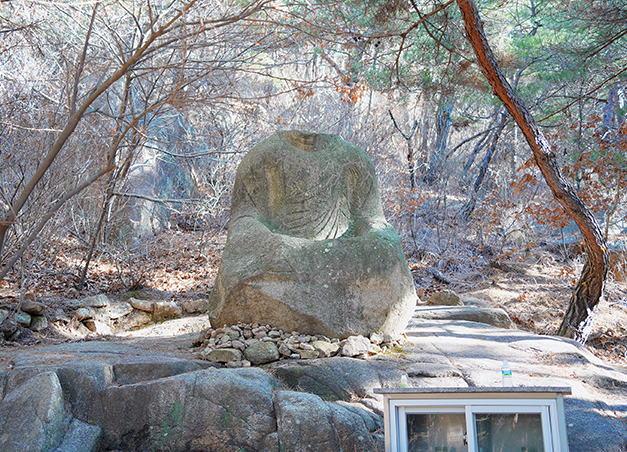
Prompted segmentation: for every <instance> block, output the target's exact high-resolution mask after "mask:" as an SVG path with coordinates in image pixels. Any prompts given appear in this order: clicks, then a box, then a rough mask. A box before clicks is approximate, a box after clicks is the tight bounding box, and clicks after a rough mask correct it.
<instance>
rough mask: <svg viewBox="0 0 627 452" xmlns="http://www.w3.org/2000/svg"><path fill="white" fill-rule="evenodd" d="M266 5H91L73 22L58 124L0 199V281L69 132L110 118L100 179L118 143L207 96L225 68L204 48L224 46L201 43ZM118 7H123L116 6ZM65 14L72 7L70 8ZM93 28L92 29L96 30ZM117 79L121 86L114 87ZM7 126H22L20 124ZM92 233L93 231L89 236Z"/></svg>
mask: <svg viewBox="0 0 627 452" xmlns="http://www.w3.org/2000/svg"><path fill="white" fill-rule="evenodd" d="M266 4H267V1H266V0H253V1H251V2H244V3H239V2H235V3H234V4H231V5H230V4H228V3H226V4H216V3H215V2H210V1H206V2H205V1H202V0H188V1H175V2H172V3H169V4H168V5H161V4H157V5H153V4H133V5H131V6H129V7H128V9H126V11H124V12H123V13H122V14H119V15H115V14H113V12H114V11H113V10H112V9H111V8H112V7H110V6H103V7H102V8H100V7H99V6H98V4H96V6H94V7H93V8H92V9H91V14H89V16H88V17H89V20H88V22H87V23H81V22H80V21H79V20H78V19H76V22H77V23H76V25H77V29H78V30H79V31H82V32H83V42H82V45H81V46H80V47H81V50H80V52H78V57H77V58H76V59H75V60H72V58H71V57H70V58H66V64H67V66H68V67H69V68H71V70H70V71H68V73H67V76H66V80H67V83H66V84H65V85H64V86H63V87H62V89H63V93H62V97H63V96H65V98H66V99H67V104H66V106H67V108H63V107H62V104H59V110H60V111H59V112H58V113H57V114H56V116H55V120H56V121H58V122H60V124H61V125H60V126H59V127H55V128H54V129H51V130H50V131H48V132H47V133H48V134H49V135H52V134H53V135H54V139H53V140H52V142H51V143H50V146H49V147H48V149H47V150H46V152H45V153H44V155H43V156H42V157H41V159H38V161H37V162H36V167H35V168H34V169H33V171H32V172H30V171H29V170H25V171H24V172H23V174H22V176H21V179H19V178H18V180H17V182H16V185H15V190H14V195H13V194H11V195H10V196H7V197H6V198H7V201H5V202H4V203H3V205H4V208H3V211H2V212H0V256H1V259H3V260H5V262H7V265H6V266H5V268H4V269H3V275H4V274H6V272H7V271H8V270H10V267H11V266H12V265H13V263H14V262H15V259H14V257H13V258H11V257H10V256H8V254H12V253H13V251H11V250H7V249H6V248H5V245H6V237H7V233H8V232H9V231H10V230H11V229H12V228H13V227H14V226H15V225H16V224H17V221H18V219H19V216H20V214H21V212H22V210H23V209H24V208H25V206H27V205H28V204H32V203H33V202H34V200H35V194H36V193H37V190H38V187H39V186H40V185H41V182H42V180H43V179H44V176H46V175H48V174H49V173H50V170H51V168H53V164H54V163H55V162H56V161H57V160H58V158H59V156H60V155H61V154H62V151H63V150H64V149H66V148H67V145H68V143H70V142H71V138H72V136H73V134H74V133H75V131H76V130H77V129H78V128H79V126H80V125H81V124H82V123H85V119H86V118H87V117H90V116H91V117H93V116H95V115H100V116H101V117H102V118H104V120H105V122H108V119H109V118H113V124H114V125H115V129H114V131H113V134H114V135H115V137H114V139H113V140H112V143H111V144H110V145H109V146H108V147H109V152H108V155H107V156H105V158H99V157H96V158H95V159H93V158H92V160H99V161H100V168H101V169H100V170H96V171H95V174H98V175H102V174H104V173H106V172H108V171H109V170H110V168H111V167H113V166H115V165H119V164H120V163H122V162H124V161H125V160H124V159H122V160H120V155H119V150H120V147H124V148H126V143H124V139H125V137H126V136H127V135H128V134H135V135H136V137H137V136H139V137H142V136H143V134H145V125H146V123H147V121H148V120H149V118H150V115H151V114H153V115H154V114H155V113H156V112H157V111H158V110H159V109H164V108H166V107H167V108H171V107H176V106H177V105H180V104H181V103H184V102H185V96H186V95H187V96H189V93H188V94H184V93H185V92H186V88H188V87H189V88H193V89H192V90H190V93H194V95H195V97H196V98H199V97H201V96H206V95H207V94H208V93H209V92H211V90H212V87H211V86H209V85H207V80H210V79H211V77H207V76H208V73H209V72H213V73H214V74H213V79H215V78H216V77H217V75H216V74H215V73H216V72H219V71H220V70H222V73H223V74H224V70H225V69H224V68H222V67H221V66H224V64H220V63H217V64H216V63H212V64H207V61H212V60H209V59H207V58H206V57H207V56H208V55H207V54H206V53H207V50H206V49H207V47H208V46H209V45H212V46H216V44H217V43H219V42H224V41H223V39H224V36H222V37H221V39H217V38H216V39H215V40H211V41H210V43H209V44H206V43H204V42H203V39H205V38H207V36H212V37H215V35H216V34H217V33H218V32H219V31H220V30H222V29H228V28H229V27H231V26H232V25H233V24H236V23H238V22H242V21H245V20H247V19H248V18H250V17H252V16H253V15H255V14H257V13H259V12H260V11H263V10H264V9H265V8H266ZM117 6H119V7H120V8H125V6H124V5H122V4H120V5H115V7H117ZM63 8H64V6H63V5H60V4H59V5H53V6H51V11H53V12H54V14H57V15H58V16H63V17H64V18H66V20H68V21H71V20H75V19H74V17H73V15H72V11H69V10H65V9H63ZM68 8H70V9H71V8H74V6H73V5H71V4H69V6H68ZM116 11H117V10H116ZM79 16H80V15H79ZM114 16H115V17H114ZM99 19H100V22H98V20H99ZM96 24H99V27H98V28H97V29H96ZM14 29H16V28H15V26H14V28H12V30H14ZM69 29H70V30H71V28H69ZM129 30H130V32H129ZM79 34H80V33H79ZM107 34H108V35H109V36H110V38H108V39H107V37H106V35H107ZM53 38H54V37H53ZM111 50H114V51H113V52H111ZM225 51H230V52H233V53H232V54H230V55H229V58H230V59H231V60H232V61H235V62H236V63H239V62H240V61H241V60H240V59H239V58H241V55H238V54H237V52H238V47H237V46H230V47H229V49H227V50H225ZM59 55H65V52H63V53H61V52H59ZM110 55H113V56H110ZM213 56H215V55H213ZM129 75H130V77H129ZM147 75H151V77H152V80H151V81H150V83H145V82H144V81H143V80H144V79H146V78H147ZM122 80H126V81H127V83H126V84H120V83H119V82H120V81H122ZM129 82H130V83H131V85H132V86H131V90H130V91H129V92H128V93H127V95H128V96H129V97H128V99H130V100H129V101H128V104H127V103H124V102H114V103H113V104H112V103H111V102H112V100H114V99H115V98H116V97H117V98H118V99H117V100H119V99H120V98H123V97H124V94H122V92H125V90H127V89H128V88H129V87H128V83H129ZM225 86H228V84H226V85H225ZM42 95H43V93H42ZM142 99H143V101H144V103H143V105H142V104H141V102H142ZM115 105H119V106H120V107H119V109H118V112H115ZM122 105H124V107H122ZM62 110H64V111H62ZM116 121H117V124H116ZM10 126H11V127H21V126H20V125H19V124H10ZM87 127H94V128H97V127H99V125H98V124H92V123H89V124H88V125H87ZM92 150H94V149H93V148H92ZM85 155H89V154H88V153H86V154H85ZM126 155H127V156H128V153H127V154H126ZM77 157H78V156H77ZM127 160H128V159H127ZM102 168H104V169H102ZM121 172H122V173H123V166H122V167H120V168H119V169H118V170H116V172H115V173H113V174H114V175H116V174H117V175H118V176H116V177H119V175H120V174H122V173H121ZM91 179H92V178H89V177H88V178H87V180H91ZM109 185H111V180H110V183H109ZM56 188H57V189H59V188H58V187H56ZM83 188H84V187H83ZM66 191H67V193H66V195H63V194H61V195H60V196H59V197H58V200H63V201H64V202H65V201H67V200H68V199H69V197H68V196H67V194H69V193H73V192H74V191H75V189H74V188H70V189H67V190H66ZM109 192H111V190H108V193H109ZM108 197H110V194H109V195H108V196H106V197H105V205H108V204H109V203H110V199H107V198H108ZM60 207H61V206H59V208H60ZM99 228H100V227H97V228H96V231H95V233H94V235H95V236H97V233H98V231H99ZM9 251H11V252H10V253H9ZM85 267H87V266H85Z"/></svg>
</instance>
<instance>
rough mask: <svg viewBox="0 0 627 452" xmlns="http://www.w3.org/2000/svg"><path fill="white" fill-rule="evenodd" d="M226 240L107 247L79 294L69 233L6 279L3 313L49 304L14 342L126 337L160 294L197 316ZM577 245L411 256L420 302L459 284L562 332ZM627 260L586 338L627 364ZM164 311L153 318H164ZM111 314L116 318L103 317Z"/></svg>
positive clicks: (463, 290)
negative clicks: (100, 312)
mask: <svg viewBox="0 0 627 452" xmlns="http://www.w3.org/2000/svg"><path fill="white" fill-rule="evenodd" d="M224 244H225V236H224V234H221V233H214V234H213V235H211V234H206V233H202V232H192V233H185V232H168V233H164V234H161V235H160V236H158V237H157V238H156V239H155V240H153V241H152V242H150V246H146V247H144V248H142V252H141V253H136V254H135V255H132V256H129V257H127V258H125V259H120V260H114V259H112V258H111V256H110V255H107V256H100V258H99V259H96V261H95V262H94V264H93V265H92V270H91V271H90V276H89V278H88V284H87V285H86V289H85V290H84V291H83V292H81V293H80V294H79V293H78V292H77V291H76V289H75V288H74V283H75V280H76V276H75V275H77V274H78V273H79V269H80V265H81V263H82V252H81V248H80V246H79V244H78V243H77V242H76V241H73V240H70V239H68V241H66V242H63V243H60V244H59V246H58V248H57V249H55V250H54V253H52V252H51V253H52V254H51V255H50V256H49V257H48V260H47V267H41V268H31V269H30V271H29V272H26V275H24V274H23V273H15V274H13V275H10V278H8V279H7V280H5V281H2V282H0V309H4V310H5V312H7V311H8V312H12V311H13V310H15V309H16V308H17V306H18V303H19V302H20V299H21V297H22V298H23V297H24V294H30V295H28V296H27V297H26V298H29V299H35V300H37V301H39V302H41V303H43V305H45V308H46V311H45V314H44V316H45V318H46V320H47V326H46V327H45V328H43V327H42V325H43V324H40V325H39V326H37V325H34V328H32V327H31V328H30V329H29V328H25V327H20V331H21V334H20V335H19V336H15V337H13V340H12V341H9V342H14V343H19V344H21V345H28V346H33V345H37V344H46V343H50V342H57V341H75V340H81V339H83V338H91V337H96V336H98V335H99V334H103V333H104V334H110V333H111V332H112V331H111V327H112V328H113V330H116V334H118V335H120V336H124V335H128V334H135V333H134V330H136V329H138V328H141V327H142V326H145V325H148V324H151V323H152V320H153V319H152V318H151V317H152V312H151V309H153V307H154V304H155V303H158V304H159V309H161V308H163V309H166V308H167V307H168V306H170V307H171V306H172V304H175V305H176V307H175V308H173V309H175V310H176V309H180V313H181V315H183V316H189V315H196V314H198V313H200V312H202V311H203V307H204V304H203V303H204V299H205V297H206V295H207V293H208V291H209V290H210V288H211V286H212V285H213V280H214V278H215V274H216V272H217V268H218V264H219V259H220V254H221V252H222V249H223V247H224ZM570 249H572V248H569V249H566V248H564V247H548V246H538V247H536V248H534V249H532V250H527V251H526V252H525V253H524V254H523V255H520V256H514V255H512V256H510V258H509V259H507V260H503V259H496V258H495V257H494V256H492V255H490V256H489V257H482V256H468V254H467V253H461V252H460V253H459V254H458V256H457V257H455V258H454V259H452V258H444V257H438V256H434V255H426V256H422V258H421V259H420V260H416V259H415V258H412V257H411V256H410V258H409V263H410V268H411V269H412V274H413V275H414V279H415V281H416V285H417V291H418V295H419V296H420V298H421V299H422V300H423V301H424V300H427V299H428V298H429V296H431V295H432V294H433V293H436V292H438V291H442V290H452V291H455V292H457V293H458V294H461V295H463V297H464V298H466V299H472V300H474V304H476V305H481V306H488V307H498V308H503V309H504V310H505V311H506V312H507V313H508V314H509V315H510V317H511V319H512V320H513V321H514V322H515V323H516V325H517V327H518V328H520V329H522V330H525V331H530V332H533V333H537V334H541V335H552V334H554V333H555V332H556V331H557V328H558V326H559V322H560V321H561V319H562V317H563V315H564V312H565V310H566V308H567V305H568V300H569V297H570V293H571V290H572V287H573V286H574V284H575V283H576V280H577V278H578V276H579V273H580V271H581V266H582V265H583V258H582V256H581V255H579V254H577V253H576V252H573V251H569V250H570ZM465 256H466V257H465ZM624 266H625V262H624V260H623V261H622V262H618V265H614V266H613V268H612V271H611V272H610V275H609V278H608V281H607V284H606V292H605V298H604V300H603V301H602V302H601V303H600V306H599V312H598V313H597V316H596V319H595V324H594V330H593V333H592V334H591V337H590V340H589V341H588V344H587V345H588V347H589V349H590V351H591V352H592V353H594V354H595V355H596V356H598V357H599V358H601V359H604V360H606V361H607V362H608V363H613V364H621V365H627V357H626V353H627V339H625V329H626V328H627V327H626V326H625V325H627V284H626V283H625V279H626V277H627V273H625V269H624ZM133 285H136V286H137V287H132V286H133ZM20 288H21V289H20ZM131 289H135V290H131ZM97 294H106V296H107V297H108V298H109V299H110V300H111V301H112V303H114V304H116V305H121V306H122V307H121V308H120V309H121V310H122V311H120V312H118V314H117V315H119V317H118V318H119V319H122V320H120V321H118V320H117V319H111V318H109V319H104V320H105V321H104V322H97V323H98V324H99V325H100V326H101V329H100V331H98V330H96V329H95V324H94V323H91V322H87V325H89V326H87V327H86V322H85V320H88V319H84V318H83V319H81V318H80V317H81V314H80V313H79V315H78V316H77V315H76V311H77V305H76V303H78V302H79V300H81V299H83V298H85V297H86V296H88V295H97ZM31 297H32V298H31ZM133 299H144V300H146V301H147V302H148V303H149V305H148V307H146V308H145V309H144V310H142V309H139V310H135V311H139V312H135V313H134V314H133V316H132V317H131V318H130V319H129V317H128V316H127V314H128V313H129V312H130V311H129V309H130V308H129V304H132V300H133ZM27 301H28V300H27ZM125 310H126V311H125ZM142 312H143V313H144V314H142ZM83 315H84V313H83ZM87 315H89V313H88V314H87ZM115 315H116V314H114V316H115ZM160 315H161V314H157V316H156V318H155V319H154V320H156V321H157V322H159V321H160V317H159V316H160ZM175 316H176V314H175ZM163 318H165V317H163ZM95 320H96V321H98V319H97V318H96V319H95ZM24 322H26V320H24ZM109 323H111V325H110V326H105V325H108V324H109ZM89 327H91V328H92V329H91V330H90V329H89Z"/></svg>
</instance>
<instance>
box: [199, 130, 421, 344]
mask: <svg viewBox="0 0 627 452" xmlns="http://www.w3.org/2000/svg"><path fill="white" fill-rule="evenodd" d="M415 304H416V292H415V290H414V284H413V279H412V276H411V274H410V272H409V269H408V267H407V261H406V260H405V257H404V255H403V251H402V249H401V244H400V237H399V236H398V234H397V233H396V231H395V230H394V228H393V227H392V226H390V225H389V224H388V223H387V222H386V220H385V218H384V216H383V210H382V207H381V199H380V194H379V189H378V186H377V180H376V176H375V171H374V166H373V165H372V162H371V161H370V159H369V158H368V156H367V155H366V154H365V153H364V152H363V151H362V150H360V149H359V148H357V147H355V146H352V145H351V144H349V143H347V142H345V141H343V140H342V139H341V138H339V137H337V136H335V135H326V134H316V133H307V132H300V131H284V132H279V133H276V134H274V135H272V136H271V137H270V138H267V139H266V140H264V141H262V142H261V143H259V144H258V145H257V146H255V147H254V148H253V149H252V150H251V151H250V152H248V154H247V155H246V156H245V157H244V159H243V160H242V162H241V164H240V166H239V167H238V169H237V175H236V178H235V185H234V188H233V198H232V204H231V215H230V221H229V232H228V237H227V244H226V248H225V250H224V253H223V255H222V262H221V264H220V269H219V271H218V276H217V278H216V282H215V286H214V288H213V290H212V292H211V294H210V297H209V310H210V314H209V318H210V320H211V323H212V325H214V326H216V327H220V326H222V325H224V324H227V325H232V324H235V323H237V322H246V323H249V322H259V323H262V324H266V323H267V324H271V325H273V326H276V327H279V328H282V329H283V330H285V331H293V330H297V331H299V332H301V333H307V334H324V335H326V336H331V337H346V336H350V335H357V334H362V335H369V334H370V333H372V332H379V333H392V334H397V333H400V332H402V331H403V329H404V328H405V326H406V324H407V322H408V320H409V318H410V317H411V314H412V312H413V310H414V307H415Z"/></svg>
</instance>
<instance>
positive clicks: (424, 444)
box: [407, 413, 468, 452]
mask: <svg viewBox="0 0 627 452" xmlns="http://www.w3.org/2000/svg"><path fill="white" fill-rule="evenodd" d="M407 443H408V450H409V452H468V446H467V442H466V417H465V415H464V414H463V413H450V414H449V413H447V414H408V415H407Z"/></svg>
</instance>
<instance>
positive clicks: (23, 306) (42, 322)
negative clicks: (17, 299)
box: [0, 293, 48, 341]
mask: <svg viewBox="0 0 627 452" xmlns="http://www.w3.org/2000/svg"><path fill="white" fill-rule="evenodd" d="M45 309H46V306H45V305H44V304H43V303H40V302H38V301H35V297H34V295H32V294H31V293H27V294H26V296H25V298H24V300H22V302H21V303H20V304H19V309H17V310H16V309H15V308H7V309H0V339H5V340H8V341H10V340H13V339H15V337H16V336H17V335H19V328H18V325H20V326H22V327H24V328H29V329H30V330H32V331H42V330H44V329H45V328H48V320H47V319H46V317H45V316H44V311H45Z"/></svg>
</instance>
